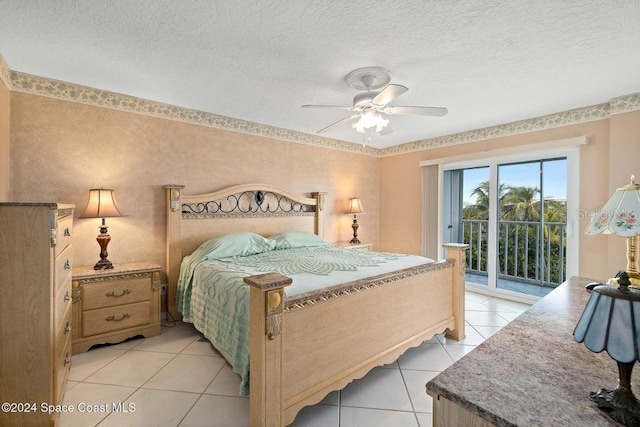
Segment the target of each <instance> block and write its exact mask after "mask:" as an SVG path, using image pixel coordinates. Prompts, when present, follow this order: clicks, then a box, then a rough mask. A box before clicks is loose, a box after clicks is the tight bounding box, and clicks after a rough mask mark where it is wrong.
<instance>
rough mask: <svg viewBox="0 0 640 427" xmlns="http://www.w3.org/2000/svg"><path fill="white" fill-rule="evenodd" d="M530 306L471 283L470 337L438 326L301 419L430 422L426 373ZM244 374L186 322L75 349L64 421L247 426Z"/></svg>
mask: <svg viewBox="0 0 640 427" xmlns="http://www.w3.org/2000/svg"><path fill="white" fill-rule="evenodd" d="M528 307H529V305H527V304H521V303H516V302H512V301H506V300H501V299H498V298H491V297H488V296H484V295H480V294H476V293H473V292H467V293H466V316H467V318H466V319H467V331H466V338H465V339H464V340H461V341H453V340H450V339H447V338H445V337H444V336H442V335H438V336H436V337H434V338H433V339H431V340H429V341H426V342H424V343H423V344H422V345H420V346H419V347H416V348H413V349H410V350H408V351H407V352H406V353H405V354H404V355H402V356H401V357H400V358H399V359H398V360H397V361H396V362H394V363H392V364H389V365H386V366H382V367H378V368H375V369H373V370H372V371H371V372H369V374H367V375H366V376H365V377H363V378H361V379H359V380H356V381H354V382H352V383H351V384H349V385H348V386H347V387H345V388H344V389H343V390H341V391H339V392H334V393H331V394H330V395H329V396H327V397H326V398H325V399H324V400H323V401H322V402H321V403H320V404H318V405H315V406H310V407H307V408H305V409H303V410H302V411H301V412H300V413H299V414H298V416H297V418H296V420H295V422H294V424H293V425H294V426H314V427H325V426H327V427H329V426H331V427H335V426H340V427H352V426H366V427H375V426H385V427H386V426H394V427H396V426H398V427H403V426H411V427H418V426H420V427H426V426H431V425H432V421H431V412H432V401H431V398H430V397H429V396H427V394H426V392H425V384H426V383H427V381H429V380H430V379H431V378H433V377H435V376H436V375H437V374H438V373H439V372H441V371H443V370H444V369H446V368H447V367H448V366H450V365H451V364H452V363H454V361H456V360H458V359H460V358H461V357H463V356H464V355H465V354H467V353H468V352H470V351H471V350H473V349H474V348H475V347H476V346H477V345H479V344H481V343H482V342H483V341H484V340H485V339H487V338H488V337H489V336H491V335H492V334H494V333H495V332H497V331H498V330H500V329H501V328H502V327H503V326H504V325H506V324H507V323H509V322H510V321H511V320H513V319H514V318H515V317H517V316H518V315H519V314H520V313H522V312H523V311H525V310H526V309H527V308H528ZM239 384H240V378H239V376H237V375H236V374H235V373H233V371H232V370H231V368H230V366H229V364H227V363H226V362H225V360H224V359H223V358H222V357H221V356H220V355H219V354H218V353H217V352H216V351H215V349H213V347H212V346H211V344H209V342H208V341H207V340H206V339H205V338H203V337H202V335H201V334H200V333H198V332H197V331H196V330H195V329H194V328H193V327H192V326H191V325H189V324H184V323H177V324H176V325H175V326H174V327H163V328H162V334H161V335H159V336H157V337H152V338H146V339H144V338H140V339H136V340H131V341H127V342H124V343H121V344H117V345H112V346H104V347H100V348H95V349H93V350H90V351H89V352H87V353H82V354H78V355H75V356H73V359H72V367H71V372H70V374H69V381H68V384H67V391H66V394H65V397H64V402H63V403H64V404H65V405H71V407H73V408H74V412H66V413H61V414H60V426H61V427H67V426H81V427H87V426H100V427H104V426H153V427H158V426H180V427H187V426H206V427H222V426H232V427H241V426H247V425H248V424H249V400H248V399H247V398H243V397H240V396H239V395H238V388H239ZM114 405H116V407H117V409H118V410H117V411H114V410H113V407H114Z"/></svg>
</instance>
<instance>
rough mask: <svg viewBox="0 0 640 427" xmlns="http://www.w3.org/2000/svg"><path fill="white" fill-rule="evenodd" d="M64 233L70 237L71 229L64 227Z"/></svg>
mask: <svg viewBox="0 0 640 427" xmlns="http://www.w3.org/2000/svg"><path fill="white" fill-rule="evenodd" d="M64 235H65V236H67V237H71V230H69V228H68V227H67V228H65V229H64Z"/></svg>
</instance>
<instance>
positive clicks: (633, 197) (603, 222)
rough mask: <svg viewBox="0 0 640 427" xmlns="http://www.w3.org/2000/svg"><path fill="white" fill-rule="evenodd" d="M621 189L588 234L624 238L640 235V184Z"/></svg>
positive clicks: (591, 224) (631, 184)
mask: <svg viewBox="0 0 640 427" xmlns="http://www.w3.org/2000/svg"><path fill="white" fill-rule="evenodd" d="M633 180H634V177H633V176H632V177H631V183H630V184H627V185H625V186H624V187H620V188H618V189H617V190H616V192H615V193H613V196H611V198H610V199H609V201H608V202H607V204H606V205H604V207H603V208H602V210H601V211H600V212H599V214H598V215H597V216H596V217H595V218H594V219H593V220H592V221H591V223H590V224H589V227H587V230H586V234H600V233H603V234H615V235H617V236H623V237H633V236H637V235H640V222H638V215H639V214H640V184H635V183H634V182H633Z"/></svg>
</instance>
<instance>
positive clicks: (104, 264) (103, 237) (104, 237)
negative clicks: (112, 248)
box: [93, 218, 113, 270]
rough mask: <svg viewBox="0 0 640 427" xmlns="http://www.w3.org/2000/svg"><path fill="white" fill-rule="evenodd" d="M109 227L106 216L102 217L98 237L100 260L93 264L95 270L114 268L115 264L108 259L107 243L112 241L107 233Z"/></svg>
mask: <svg viewBox="0 0 640 427" xmlns="http://www.w3.org/2000/svg"><path fill="white" fill-rule="evenodd" d="M108 229H109V227H107V225H106V223H105V220H104V218H102V225H101V226H100V234H98V237H96V241H97V242H98V244H99V245H100V261H98V262H96V265H94V266H93V269H94V270H108V269H110V268H113V264H111V261H109V260H108V259H107V257H108V256H109V253H108V252H107V245H109V242H110V241H111V236H109V234H108V233H107V230H108Z"/></svg>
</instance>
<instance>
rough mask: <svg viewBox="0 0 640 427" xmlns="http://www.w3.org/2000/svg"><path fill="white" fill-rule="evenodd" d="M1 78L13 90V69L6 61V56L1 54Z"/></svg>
mask: <svg viewBox="0 0 640 427" xmlns="http://www.w3.org/2000/svg"><path fill="white" fill-rule="evenodd" d="M0 80H2V81H3V82H4V84H5V85H7V87H8V88H9V90H11V70H10V69H9V66H8V65H7V63H6V62H4V58H3V57H2V55H0Z"/></svg>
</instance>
